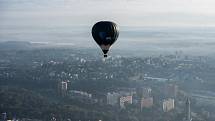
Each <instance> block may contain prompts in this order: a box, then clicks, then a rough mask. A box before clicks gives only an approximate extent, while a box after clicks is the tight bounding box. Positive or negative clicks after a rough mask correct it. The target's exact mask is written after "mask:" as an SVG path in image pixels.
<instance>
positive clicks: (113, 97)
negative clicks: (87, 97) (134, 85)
mask: <svg viewBox="0 0 215 121" xmlns="http://www.w3.org/2000/svg"><path fill="white" fill-rule="evenodd" d="M119 96H120V94H119V93H115V92H113V93H107V104H108V105H117V104H118V101H119Z"/></svg>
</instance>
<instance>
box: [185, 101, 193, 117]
mask: <svg viewBox="0 0 215 121" xmlns="http://www.w3.org/2000/svg"><path fill="white" fill-rule="evenodd" d="M185 106H186V107H185V121H192V118H191V110H190V99H189V98H187V100H186V103H185Z"/></svg>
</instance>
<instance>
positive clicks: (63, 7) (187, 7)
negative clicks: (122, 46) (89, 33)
mask: <svg viewBox="0 0 215 121" xmlns="http://www.w3.org/2000/svg"><path fill="white" fill-rule="evenodd" d="M214 6H215V1H214V0H0V26H2V27H3V26H6V27H7V26H14V25H15V26H33V25H37V26H65V25H66V26H69V25H71V26H73V25H92V24H93V23H95V22H96V21H99V20H112V21H115V22H116V23H120V25H122V26H181V25H183V26H199V25H200V26H214V25H215V7H214Z"/></svg>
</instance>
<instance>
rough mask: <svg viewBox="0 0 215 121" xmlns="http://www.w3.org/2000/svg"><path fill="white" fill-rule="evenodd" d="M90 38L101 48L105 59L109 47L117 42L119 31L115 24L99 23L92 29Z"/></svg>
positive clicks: (108, 22)
mask: <svg viewBox="0 0 215 121" xmlns="http://www.w3.org/2000/svg"><path fill="white" fill-rule="evenodd" d="M92 36H93V38H94V40H95V41H96V43H97V44H98V45H99V46H100V47H101V49H102V51H103V53H104V57H107V53H108V51H109V48H110V46H111V45H112V44H113V43H114V42H115V41H116V40H117V38H118V36H119V30H118V27H117V25H116V24H115V23H113V22H110V21H100V22H98V23H96V24H95V25H94V26H93V28H92Z"/></svg>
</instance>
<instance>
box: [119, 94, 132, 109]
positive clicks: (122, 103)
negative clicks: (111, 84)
mask: <svg viewBox="0 0 215 121" xmlns="http://www.w3.org/2000/svg"><path fill="white" fill-rule="evenodd" d="M125 103H127V104H132V96H131V95H128V96H123V97H120V98H119V105H120V108H125Z"/></svg>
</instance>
